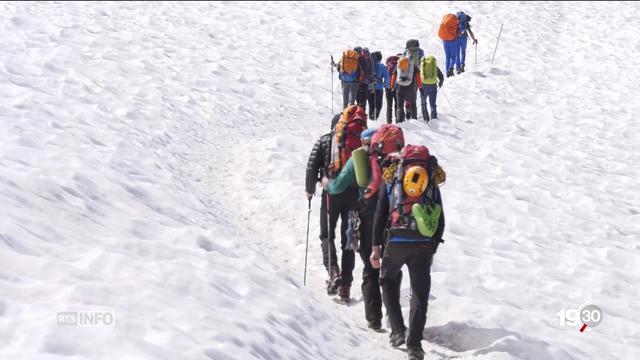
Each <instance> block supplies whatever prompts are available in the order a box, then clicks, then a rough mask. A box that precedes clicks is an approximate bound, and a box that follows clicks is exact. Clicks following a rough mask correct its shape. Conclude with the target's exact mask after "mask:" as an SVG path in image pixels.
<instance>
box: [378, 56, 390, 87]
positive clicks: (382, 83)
mask: <svg viewBox="0 0 640 360" xmlns="http://www.w3.org/2000/svg"><path fill="white" fill-rule="evenodd" d="M389 81H390V79H389V72H388V71H387V67H386V65H384V64H382V63H377V64H376V90H382V89H384V88H389Z"/></svg>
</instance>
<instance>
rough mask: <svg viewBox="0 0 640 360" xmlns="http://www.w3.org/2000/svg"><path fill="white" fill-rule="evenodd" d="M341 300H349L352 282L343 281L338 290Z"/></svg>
mask: <svg viewBox="0 0 640 360" xmlns="http://www.w3.org/2000/svg"><path fill="white" fill-rule="evenodd" d="M338 294H339V295H340V300H343V301H347V300H349V299H350V298H351V283H343V284H341V285H340V289H339V290H338Z"/></svg>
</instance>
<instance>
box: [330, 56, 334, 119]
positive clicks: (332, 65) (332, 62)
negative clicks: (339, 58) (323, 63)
mask: <svg viewBox="0 0 640 360" xmlns="http://www.w3.org/2000/svg"><path fill="white" fill-rule="evenodd" d="M334 66H335V62H334V61H333V55H331V116H333V115H334V113H333V67H334Z"/></svg>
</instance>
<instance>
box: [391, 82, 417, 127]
mask: <svg viewBox="0 0 640 360" xmlns="http://www.w3.org/2000/svg"><path fill="white" fill-rule="evenodd" d="M396 92H397V93H398V94H397V96H398V117H397V119H396V121H397V122H403V121H404V119H405V113H404V102H405V100H407V101H409V112H410V114H408V115H407V118H410V119H417V118H418V105H417V104H416V92H417V88H416V83H415V81H414V82H413V83H412V84H411V85H409V86H399V85H398V86H397V90H396Z"/></svg>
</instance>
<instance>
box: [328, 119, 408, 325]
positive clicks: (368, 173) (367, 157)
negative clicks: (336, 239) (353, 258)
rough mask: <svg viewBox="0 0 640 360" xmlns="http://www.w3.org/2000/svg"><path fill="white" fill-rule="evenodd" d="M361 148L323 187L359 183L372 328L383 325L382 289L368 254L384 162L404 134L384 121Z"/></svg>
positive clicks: (332, 190)
mask: <svg viewBox="0 0 640 360" xmlns="http://www.w3.org/2000/svg"><path fill="white" fill-rule="evenodd" d="M360 138H361V141H362V148H360V149H357V150H355V151H354V153H353V155H352V157H351V158H350V159H349V160H348V161H347V164H346V165H345V167H344V168H343V169H342V171H340V174H338V176H337V177H336V178H334V179H332V180H328V179H326V178H325V179H323V184H324V186H323V187H324V188H326V190H327V191H328V192H329V194H332V195H334V194H340V193H342V192H343V191H345V190H346V189H348V188H349V187H350V186H354V185H357V186H358V187H359V189H360V197H359V202H358V207H357V208H356V209H355V211H357V218H355V219H354V220H356V221H357V225H356V226H350V227H352V228H354V229H355V231H356V233H355V236H353V237H355V238H356V241H358V243H359V246H357V245H356V248H357V249H358V253H359V254H360V258H361V259H362V262H363V269H362V297H363V299H364V310H365V311H364V312H365V318H366V320H367V326H368V327H369V328H371V329H373V330H376V331H377V330H380V329H381V328H382V296H381V292H380V283H379V277H380V271H379V269H375V268H373V267H372V266H371V262H370V261H369V257H370V255H371V249H372V245H373V239H372V235H373V232H372V231H373V220H374V214H375V210H376V207H377V202H378V188H379V187H380V185H381V184H382V176H383V170H382V169H384V167H383V166H382V163H383V161H384V159H385V158H386V156H387V155H388V154H391V153H394V152H397V151H399V150H400V149H402V147H403V146H404V135H403V133H402V129H401V128H400V127H398V126H396V125H390V124H387V125H382V126H381V127H380V128H379V129H377V130H373V129H368V130H365V131H363V132H362V134H361V135H360ZM401 277H402V272H399V274H398V279H397V284H398V286H400V285H399V284H400V282H401Z"/></svg>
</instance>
